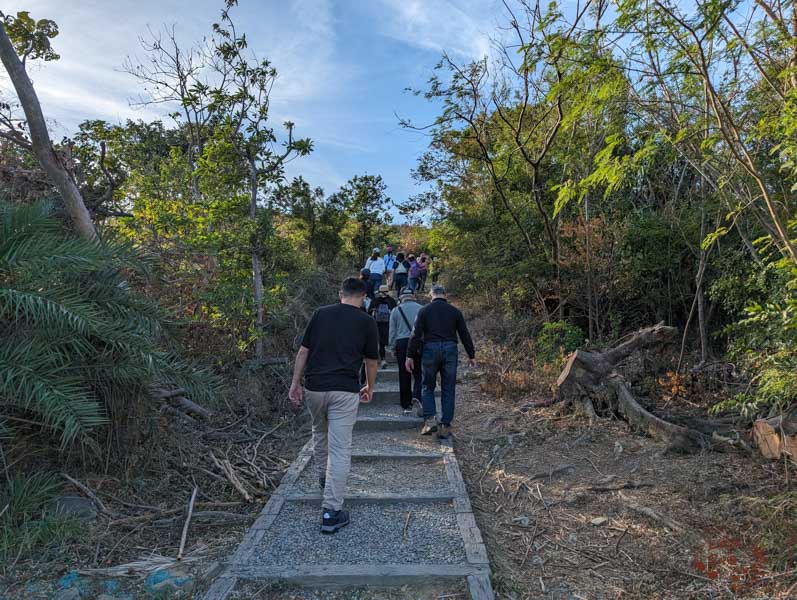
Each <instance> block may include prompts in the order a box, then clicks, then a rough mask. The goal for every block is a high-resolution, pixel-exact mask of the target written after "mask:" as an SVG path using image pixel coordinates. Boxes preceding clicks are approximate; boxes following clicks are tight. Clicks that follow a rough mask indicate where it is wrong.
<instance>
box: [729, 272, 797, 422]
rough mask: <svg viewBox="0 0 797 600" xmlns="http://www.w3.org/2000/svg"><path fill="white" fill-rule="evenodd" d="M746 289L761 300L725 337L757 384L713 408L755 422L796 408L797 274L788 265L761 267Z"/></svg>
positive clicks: (736, 357) (755, 303)
mask: <svg viewBox="0 0 797 600" xmlns="http://www.w3.org/2000/svg"><path fill="white" fill-rule="evenodd" d="M738 283H739V282H738V280H737V285H738ZM747 289H748V290H756V289H758V290H759V292H758V294H757V296H758V299H757V300H756V301H754V302H753V303H752V304H748V305H747V306H746V307H745V309H744V317H743V318H741V319H740V320H739V321H738V322H736V323H734V324H732V325H730V326H728V327H727V328H726V334H727V335H729V336H730V337H731V340H732V341H731V344H730V353H731V356H732V357H734V358H735V359H736V360H737V361H739V362H740V364H741V365H742V366H743V367H744V368H745V369H747V370H748V372H749V374H750V376H751V379H752V382H753V385H752V386H751V387H750V388H749V390H748V391H746V392H744V393H742V394H739V395H738V396H736V397H733V398H730V399H728V400H726V401H724V402H722V403H720V404H718V405H717V406H716V407H714V409H715V410H716V411H723V410H731V409H732V410H740V411H741V412H742V413H743V414H744V415H746V416H749V417H752V416H755V415H756V414H759V413H761V412H769V411H781V410H785V409H787V408H788V407H790V406H792V405H793V404H796V403H797V269H794V268H793V267H791V265H790V264H789V263H788V261H786V260H780V261H777V262H774V263H770V264H766V265H762V266H760V267H759V268H757V269H755V270H754V271H753V272H752V274H751V282H750V285H749V286H748V287H747Z"/></svg>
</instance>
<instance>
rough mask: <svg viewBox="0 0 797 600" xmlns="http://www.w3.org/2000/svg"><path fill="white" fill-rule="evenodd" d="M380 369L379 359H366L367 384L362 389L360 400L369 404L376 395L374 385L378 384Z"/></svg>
mask: <svg viewBox="0 0 797 600" xmlns="http://www.w3.org/2000/svg"><path fill="white" fill-rule="evenodd" d="M378 370H379V360H374V359H373V358H366V359H365V380H366V384H365V387H363V389H361V390H360V402H362V403H363V404H367V403H368V402H370V401H371V400H372V399H373V397H374V386H375V385H376V372H377V371H378Z"/></svg>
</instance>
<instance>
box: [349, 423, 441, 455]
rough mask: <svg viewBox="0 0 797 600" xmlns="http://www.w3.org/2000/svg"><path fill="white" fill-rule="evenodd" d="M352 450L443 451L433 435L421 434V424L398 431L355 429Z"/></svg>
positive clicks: (412, 452) (370, 451) (365, 451)
mask: <svg viewBox="0 0 797 600" xmlns="http://www.w3.org/2000/svg"><path fill="white" fill-rule="evenodd" d="M352 451H354V452H357V453H363V454H368V453H370V454H383V453H391V452H392V453H408V454H430V453H441V449H440V444H439V442H438V441H437V438H436V437H435V436H433V435H426V436H422V435H420V426H419V427H418V428H417V429H415V428H412V429H400V430H396V431H357V430H355V431H354V437H353V440H352Z"/></svg>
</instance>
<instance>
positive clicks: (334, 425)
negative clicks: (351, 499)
mask: <svg viewBox="0 0 797 600" xmlns="http://www.w3.org/2000/svg"><path fill="white" fill-rule="evenodd" d="M365 293H366V288H365V284H364V283H363V281H362V280H360V279H355V278H354V277H350V278H348V279H346V280H345V281H344V282H343V284H342V285H341V288H340V304H333V305H330V306H322V307H321V308H319V309H318V310H317V311H316V312H315V314H314V315H313V317H312V319H310V323H309V324H308V325H307V329H305V332H304V337H303V338H302V347H301V348H300V349H299V352H298V354H297V355H296V364H295V365H294V368H293V381H292V383H291V390H290V393H289V396H290V399H291V402H292V403H293V405H294V407H295V408H297V409H300V408H301V406H302V403H303V400H306V403H307V408H308V410H309V412H310V416H311V417H312V421H313V453H314V456H315V464H316V466H317V468H318V469H319V481H320V483H321V487H322V488H323V490H324V503H323V505H322V509H321V510H322V518H321V533H335V532H336V531H338V530H339V529H341V528H342V527H345V526H346V525H348V524H349V513H348V511H345V510H342V507H343V495H344V493H345V491H346V481H347V480H348V478H349V469H350V468H351V440H352V430H353V429H354V423H355V421H356V420H357V408H358V406H359V403H360V402H370V401H371V398H372V397H373V391H374V384H375V383H376V372H377V369H379V332H378V331H377V327H376V323H375V322H374V320H373V319H372V318H371V317H369V316H368V314H367V313H365V312H364V311H363V310H362V304H363V302H364V300H365ZM363 359H364V360H365V365H366V384H365V386H364V387H362V388H361V387H360V379H359V371H360V366H361V365H362V364H363ZM305 367H306V368H305ZM302 372H304V394H303V393H302Z"/></svg>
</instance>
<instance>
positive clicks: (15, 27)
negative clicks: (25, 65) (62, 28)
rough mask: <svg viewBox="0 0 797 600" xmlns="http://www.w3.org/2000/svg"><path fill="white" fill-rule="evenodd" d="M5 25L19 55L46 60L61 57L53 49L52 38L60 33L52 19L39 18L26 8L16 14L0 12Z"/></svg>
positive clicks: (24, 57)
mask: <svg viewBox="0 0 797 600" xmlns="http://www.w3.org/2000/svg"><path fill="white" fill-rule="evenodd" d="M0 18H2V21H3V27H4V28H5V30H6V33H7V34H8V37H9V39H11V43H12V44H14V50H16V51H17V54H18V55H19V57H20V58H21V59H22V60H23V61H24V60H25V59H28V58H30V59H33V60H35V59H39V58H41V59H43V60H45V61H51V60H58V59H59V58H61V57H60V56H58V54H57V53H56V52H55V50H53V48H52V46H51V45H50V40H51V39H53V38H54V37H55V36H57V35H58V25H57V24H56V23H55V21H52V20H50V19H39V20H38V21H37V20H35V19H33V18H32V17H31V16H30V13H29V12H28V11H26V10H22V11H19V12H18V13H17V14H16V15H7V14H4V13H3V12H0Z"/></svg>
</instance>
